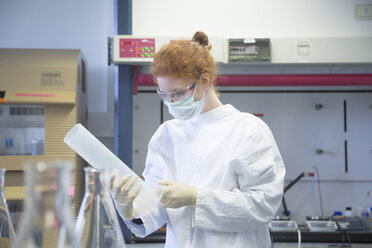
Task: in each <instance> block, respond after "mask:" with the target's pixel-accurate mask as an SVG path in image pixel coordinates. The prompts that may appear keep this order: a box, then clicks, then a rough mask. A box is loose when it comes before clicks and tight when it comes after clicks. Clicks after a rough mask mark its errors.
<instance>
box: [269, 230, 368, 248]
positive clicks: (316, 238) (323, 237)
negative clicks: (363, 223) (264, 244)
mask: <svg viewBox="0 0 372 248" xmlns="http://www.w3.org/2000/svg"><path fill="white" fill-rule="evenodd" d="M348 236H349V238H350V243H351V244H359V243H362V244H369V247H372V231H371V230H370V231H348V232H347V233H344V232H341V231H335V232H310V231H306V230H301V242H302V243H342V242H343V240H344V242H345V243H348ZM271 237H272V241H274V242H275V243H276V242H289V243H290V242H298V234H297V232H271Z"/></svg>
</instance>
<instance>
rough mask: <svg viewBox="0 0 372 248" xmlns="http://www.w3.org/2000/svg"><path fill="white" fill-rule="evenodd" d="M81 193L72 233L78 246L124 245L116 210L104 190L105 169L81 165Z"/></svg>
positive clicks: (107, 247) (117, 247)
mask: <svg viewBox="0 0 372 248" xmlns="http://www.w3.org/2000/svg"><path fill="white" fill-rule="evenodd" d="M84 170H85V195H84V198H83V202H82V204H81V206H80V210H79V214H78V217H77V220H76V227H75V230H76V233H77V236H78V238H79V239H80V242H81V244H82V247H87V248H101V247H102V248H122V247H125V243H124V239H123V234H122V232H121V229H120V226H119V222H118V218H117V214H116V211H115V207H114V204H113V202H112V199H111V196H110V194H109V192H108V183H107V182H108V178H107V174H106V170H101V169H94V168H90V167H87V168H84Z"/></svg>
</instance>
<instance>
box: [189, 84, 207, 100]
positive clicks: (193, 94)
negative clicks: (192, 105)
mask: <svg viewBox="0 0 372 248" xmlns="http://www.w3.org/2000/svg"><path fill="white" fill-rule="evenodd" d="M197 87H198V85H196V86H195V90H194V93H192V97H193V98H194V96H195V92H196V88H197ZM205 90H206V89H204V90H203V97H202V99H203V98H204V97H205Z"/></svg>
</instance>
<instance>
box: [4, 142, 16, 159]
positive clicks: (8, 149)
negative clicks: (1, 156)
mask: <svg viewBox="0 0 372 248" xmlns="http://www.w3.org/2000/svg"><path fill="white" fill-rule="evenodd" d="M5 155H9V156H14V155H16V152H15V148H14V146H13V139H12V138H5Z"/></svg>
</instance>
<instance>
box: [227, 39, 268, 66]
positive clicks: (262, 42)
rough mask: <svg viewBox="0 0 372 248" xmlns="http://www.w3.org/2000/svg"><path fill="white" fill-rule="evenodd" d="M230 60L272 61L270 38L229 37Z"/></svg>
mask: <svg viewBox="0 0 372 248" xmlns="http://www.w3.org/2000/svg"><path fill="white" fill-rule="evenodd" d="M228 44H229V50H228V53H229V62H250V61H256V62H258V61H270V39H254V38H245V39H229V40H228Z"/></svg>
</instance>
